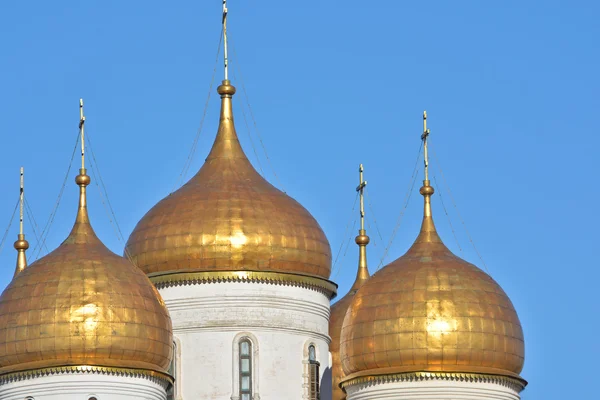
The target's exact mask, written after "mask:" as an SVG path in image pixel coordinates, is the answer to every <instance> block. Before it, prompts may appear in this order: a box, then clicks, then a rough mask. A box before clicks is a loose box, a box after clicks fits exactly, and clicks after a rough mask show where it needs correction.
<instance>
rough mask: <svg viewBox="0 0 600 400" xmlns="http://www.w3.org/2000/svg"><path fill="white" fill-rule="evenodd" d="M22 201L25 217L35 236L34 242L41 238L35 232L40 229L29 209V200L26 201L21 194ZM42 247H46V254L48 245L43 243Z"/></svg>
mask: <svg viewBox="0 0 600 400" xmlns="http://www.w3.org/2000/svg"><path fill="white" fill-rule="evenodd" d="M23 202H24V203H25V208H26V210H27V218H28V219H29V223H30V224H31V230H32V231H33V236H34V237H35V240H36V243H39V242H40V239H41V238H40V237H39V235H38V234H37V233H38V231H39V230H40V227H39V226H38V223H37V221H36V220H35V217H34V215H33V211H32V210H31V206H30V205H29V201H27V197H26V196H23ZM40 233H41V232H40ZM44 248H45V249H46V254H48V253H49V252H50V251H49V250H48V247H47V246H46V245H44Z"/></svg>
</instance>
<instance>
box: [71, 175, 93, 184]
mask: <svg viewBox="0 0 600 400" xmlns="http://www.w3.org/2000/svg"><path fill="white" fill-rule="evenodd" d="M91 181H92V180H91V178H90V177H89V175H81V174H80V175H77V176H76V177H75V183H76V184H78V185H79V186H87V185H89V184H90V182H91Z"/></svg>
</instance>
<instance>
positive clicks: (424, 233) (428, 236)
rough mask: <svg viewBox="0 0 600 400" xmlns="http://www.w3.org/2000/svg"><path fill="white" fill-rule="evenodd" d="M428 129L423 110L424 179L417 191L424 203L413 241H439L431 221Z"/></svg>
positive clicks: (431, 190)
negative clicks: (421, 218)
mask: <svg viewBox="0 0 600 400" xmlns="http://www.w3.org/2000/svg"><path fill="white" fill-rule="evenodd" d="M429 133H430V131H429V129H428V128H427V111H423V133H422V134H421V140H422V141H423V154H424V164H425V179H424V180H423V186H422V187H421V189H420V190H419V193H421V195H422V196H423V197H424V200H425V205H424V210H423V223H422V224H421V232H420V233H419V236H418V237H417V240H416V242H415V243H421V242H440V243H441V241H442V240H441V239H440V237H439V236H438V234H437V231H436V229H435V225H434V223H433V216H432V213H431V196H432V195H433V193H434V192H435V191H434V190H433V186H431V184H430V181H429V149H428V146H427V139H428V138H429Z"/></svg>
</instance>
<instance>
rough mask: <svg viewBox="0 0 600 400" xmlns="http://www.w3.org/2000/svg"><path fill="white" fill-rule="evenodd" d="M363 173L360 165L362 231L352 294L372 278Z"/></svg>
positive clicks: (357, 242) (359, 187)
mask: <svg viewBox="0 0 600 400" xmlns="http://www.w3.org/2000/svg"><path fill="white" fill-rule="evenodd" d="M363 172H364V168H363V165H362V164H360V166H359V167H358V174H359V181H358V186H357V187H356V191H357V192H358V194H359V196H360V229H359V231H358V236H357V237H356V239H355V242H356V244H357V245H358V271H357V273H356V280H355V281H354V284H353V285H352V288H351V289H350V291H351V292H353V291H354V292H356V291H357V290H358V289H359V288H360V287H361V286H362V285H363V284H364V283H365V282H366V281H367V279H369V277H370V274H369V268H368V266H367V245H368V244H369V242H370V238H369V237H368V236H367V231H366V230H365V198H364V190H365V186H367V181H365V180H364V179H363Z"/></svg>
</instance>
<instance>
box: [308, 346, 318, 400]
mask: <svg viewBox="0 0 600 400" xmlns="http://www.w3.org/2000/svg"><path fill="white" fill-rule="evenodd" d="M316 353H317V352H316V349H315V346H313V345H312V344H311V345H310V346H308V384H309V397H308V398H309V400H320V399H321V393H320V388H319V366H320V364H319V362H318V361H317V354H316Z"/></svg>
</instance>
